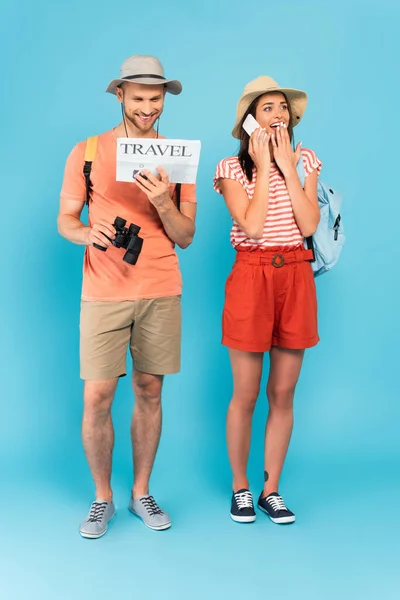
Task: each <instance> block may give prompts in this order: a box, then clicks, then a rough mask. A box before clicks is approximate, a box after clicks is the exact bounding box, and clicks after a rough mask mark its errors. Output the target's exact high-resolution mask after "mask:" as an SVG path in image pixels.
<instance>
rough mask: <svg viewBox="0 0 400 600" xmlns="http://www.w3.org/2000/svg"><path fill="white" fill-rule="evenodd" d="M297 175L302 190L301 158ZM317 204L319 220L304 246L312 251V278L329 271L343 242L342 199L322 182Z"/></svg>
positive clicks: (302, 168) (303, 173) (303, 176)
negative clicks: (319, 212) (315, 229)
mask: <svg viewBox="0 0 400 600" xmlns="http://www.w3.org/2000/svg"><path fill="white" fill-rule="evenodd" d="M297 174H298V176H299V179H300V182H301V185H302V186H303V188H304V181H305V178H306V174H305V170H304V163H303V158H302V157H301V158H300V160H299V162H298V163H297ZM317 191H318V203H319V208H320V211H321V219H320V222H319V224H318V227H317V231H316V232H315V233H314V235H313V236H312V237H308V238H306V246H307V248H308V249H309V250H313V251H314V258H315V260H314V261H313V262H312V263H311V265H312V268H313V271H314V277H318V275H323V274H324V273H326V272H327V271H330V270H331V269H332V267H334V266H335V265H336V263H337V261H338V260H339V256H340V253H341V251H342V248H343V244H344V242H345V236H344V230H343V224H342V217H341V216H340V207H341V205H342V197H341V195H340V194H338V193H337V192H335V191H334V190H333V189H332V188H331V187H329V186H327V185H326V184H325V183H323V182H322V181H318V190H317Z"/></svg>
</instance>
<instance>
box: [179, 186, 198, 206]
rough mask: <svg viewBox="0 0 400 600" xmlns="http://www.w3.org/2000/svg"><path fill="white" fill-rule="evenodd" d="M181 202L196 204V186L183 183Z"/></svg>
mask: <svg viewBox="0 0 400 600" xmlns="http://www.w3.org/2000/svg"><path fill="white" fill-rule="evenodd" d="M181 202H191V203H192V204H196V202H197V200H196V184H195V183H183V184H182V187H181Z"/></svg>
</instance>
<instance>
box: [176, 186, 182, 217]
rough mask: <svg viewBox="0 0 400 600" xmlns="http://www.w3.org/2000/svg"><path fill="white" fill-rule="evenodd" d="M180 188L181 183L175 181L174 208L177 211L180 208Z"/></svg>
mask: <svg viewBox="0 0 400 600" xmlns="http://www.w3.org/2000/svg"><path fill="white" fill-rule="evenodd" d="M181 188H182V185H181V184H180V183H177V184H176V186H175V194H176V208H177V209H178V210H179V211H180V210H181Z"/></svg>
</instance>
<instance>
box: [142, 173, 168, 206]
mask: <svg viewBox="0 0 400 600" xmlns="http://www.w3.org/2000/svg"><path fill="white" fill-rule="evenodd" d="M157 171H158V172H159V174H160V176H159V177H157V176H155V175H152V173H150V172H149V171H146V170H144V171H141V172H140V173H136V175H135V179H136V183H137V185H138V187H139V188H140V189H141V190H142V192H144V193H145V194H146V196H147V197H148V199H149V200H150V202H151V203H152V205H153V206H155V207H156V208H157V209H159V208H162V207H163V206H164V205H165V204H166V203H168V202H170V201H171V196H170V185H171V183H170V181H169V177H168V174H167V173H166V172H165V171H164V169H162V168H161V167H157ZM144 176H145V177H144Z"/></svg>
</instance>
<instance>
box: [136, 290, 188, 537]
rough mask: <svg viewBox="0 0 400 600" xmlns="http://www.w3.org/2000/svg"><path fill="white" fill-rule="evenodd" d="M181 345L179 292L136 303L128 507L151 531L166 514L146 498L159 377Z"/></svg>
mask: <svg viewBox="0 0 400 600" xmlns="http://www.w3.org/2000/svg"><path fill="white" fill-rule="evenodd" d="M180 346H181V301H180V297H179V296H172V297H166V298H154V299H151V300H141V301H138V305H137V313H136V319H135V324H134V327H133V332H132V339H131V352H132V356H133V360H134V364H135V371H134V373H133V381H132V383H133V391H134V394H135V408H134V412H133V418H132V429H131V431H132V445H133V464H134V483H133V487H132V498H131V501H130V505H129V507H130V510H131V511H132V512H133V513H134V514H136V515H137V516H139V517H140V518H141V519H142V520H143V522H144V523H145V525H147V526H148V527H150V528H151V529H157V530H159V529H167V528H168V527H170V526H171V519H170V518H169V516H168V514H167V513H165V512H164V511H162V510H161V509H160V507H159V506H158V505H157V504H156V502H155V500H154V498H153V497H152V496H149V480H150V475H151V471H152V468H153V464H154V459H155V456H156V453H157V448H158V444H159V441H160V435H161V389H162V382H163V376H164V375H167V374H170V373H178V371H179V369H180Z"/></svg>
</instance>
